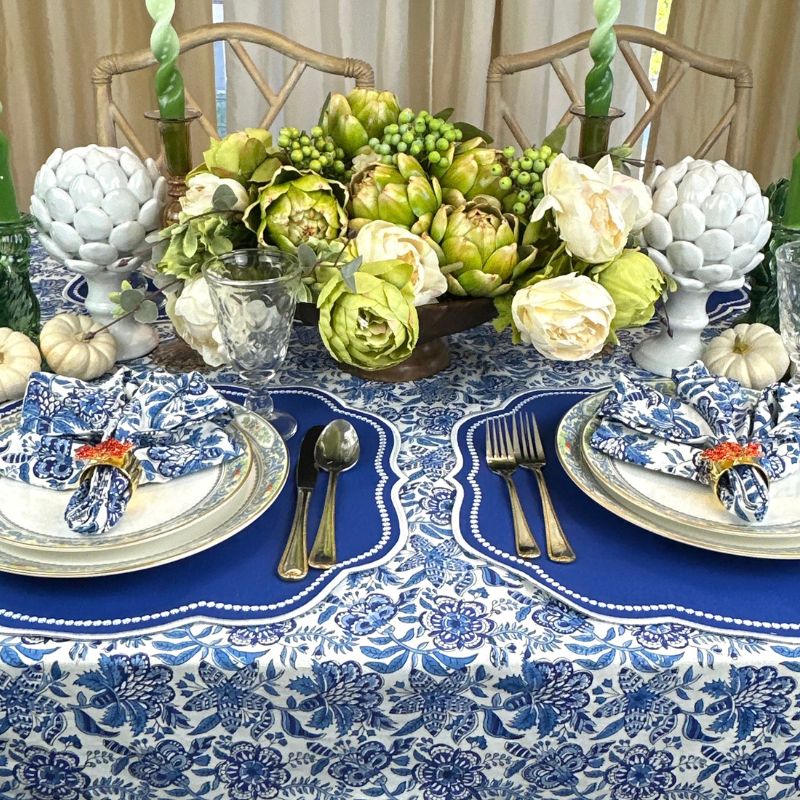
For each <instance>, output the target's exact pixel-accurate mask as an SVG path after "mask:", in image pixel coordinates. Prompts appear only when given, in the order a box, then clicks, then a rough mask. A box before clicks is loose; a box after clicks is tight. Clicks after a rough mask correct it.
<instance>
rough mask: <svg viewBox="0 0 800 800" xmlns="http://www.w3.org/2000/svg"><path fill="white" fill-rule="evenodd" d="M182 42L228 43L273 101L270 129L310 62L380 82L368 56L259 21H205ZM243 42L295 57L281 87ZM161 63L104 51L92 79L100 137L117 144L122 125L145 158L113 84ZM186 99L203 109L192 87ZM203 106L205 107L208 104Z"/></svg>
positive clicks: (365, 82)
mask: <svg viewBox="0 0 800 800" xmlns="http://www.w3.org/2000/svg"><path fill="white" fill-rule="evenodd" d="M179 41H180V51H181V52H182V53H183V52H186V51H187V50H193V49H194V48H195V47H200V46H202V45H206V44H212V43H213V42H217V41H224V42H227V44H228V45H229V46H230V48H231V50H232V51H233V53H234V54H235V55H236V57H237V58H238V59H239V61H240V62H241V64H242V66H243V67H244V69H245V71H246V72H247V74H248V75H249V76H250V77H251V78H252V80H253V82H254V83H255V85H256V86H257V87H258V90H259V91H260V92H261V94H262V95H263V97H264V99H265V100H266V101H267V111H266V114H264V117H263V118H262V120H261V122H260V123H259V125H260V127H262V128H269V126H270V125H271V124H272V123H273V122H274V121H275V118H276V117H277V115H278V113H279V112H280V110H281V109H282V108H283V106H284V104H285V103H286V100H287V99H288V98H289V95H290V94H291V93H292V90H293V89H294V87H295V86H296V85H297V81H298V80H300V76H301V75H302V74H303V72H304V71H305V69H306V67H311V68H312V69H316V70H319V71H320V72H327V73H329V74H332V75H342V76H344V77H346V78H354V79H355V82H356V86H357V87H359V88H363V89H372V88H374V86H375V75H374V72H373V69H372V67H371V66H370V65H369V64H368V63H367V62H366V61H362V60H361V59H358V58H340V57H338V56H330V55H327V54H326V53H320V52H319V51H317V50H313V49H311V48H310V47H305V46H304V45H301V44H298V43H297V42H295V41H293V40H291V39H288V38H287V37H285V36H283V35H281V34H280V33H276V32H275V31H271V30H268V29H267V28H262V27H260V26H258V25H250V24H246V23H239V22H221V23H215V24H213V25H203V26H201V27H199V28H195V29H194V30H191V31H188V32H187V33H184V34H181V36H180V37H179ZM243 42H250V43H252V44H258V45H263V46H265V47H268V48H270V49H271V50H275V51H276V52H278V53H282V54H283V55H285V56H286V57H287V58H289V59H291V60H292V61H294V66H293V67H292V69H291V71H290V72H289V75H288V77H287V78H286V81H285V82H284V84H283V86H281V87H280V88H279V89H278V90H277V91H274V90H273V89H272V87H271V86H270V85H269V83H268V82H267V80H266V78H265V77H264V76H263V75H262V74H261V73H260V72H259V70H258V67H257V66H256V65H255V62H254V61H253V59H252V58H251V56H250V54H249V53H248V52H247V50H245V48H244V45H243ZM156 63H157V62H156V59H155V57H154V56H153V54H152V52H151V51H150V50H149V49H147V48H144V49H142V50H136V51H133V52H130V53H117V54H114V55H107V56H102V57H101V58H100V59H98V61H97V62H96V63H95V66H94V69H93V70H92V83H93V84H94V87H95V110H96V124H97V142H98V143H99V144H101V145H111V146H116V145H117V129H118V128H119V130H120V131H121V132H122V133H123V135H124V136H125V138H126V139H127V140H128V142H129V144H130V145H131V147H132V148H133V149H134V150H135V151H136V153H137V155H139V156H140V157H141V158H145V157H146V156H147V155H148V153H147V149H146V148H145V147H144V145H143V144H142V142H141V140H140V139H139V137H138V136H137V135H136V133H135V132H134V130H133V127H132V126H131V124H130V122H129V120H128V119H127V117H126V116H125V114H124V113H123V112H122V110H121V109H120V107H119V106H118V105H117V104H116V103H115V102H114V98H113V96H112V91H111V86H112V79H113V78H114V76H115V75H122V74H124V73H126V72H134V71H136V70H141V69H146V68H148V67H152V66H153V65H154V64H156ZM186 100H187V104H188V105H190V106H193V107H194V108H199V106H198V103H197V101H196V100H195V99H194V97H193V96H192V94H191V92H190V91H189V90H188V89H187V90H186ZM200 110H201V111H202V109H200ZM200 124H201V125H202V127H203V129H204V130H205V132H206V133H207V134H208V135H209V136H213V137H215V138H219V133H218V132H217V129H216V128H215V127H214V125H213V124H212V123H211V121H210V120H209V119H208V117H206V115H205V114H204V115H203V116H202V117H200Z"/></svg>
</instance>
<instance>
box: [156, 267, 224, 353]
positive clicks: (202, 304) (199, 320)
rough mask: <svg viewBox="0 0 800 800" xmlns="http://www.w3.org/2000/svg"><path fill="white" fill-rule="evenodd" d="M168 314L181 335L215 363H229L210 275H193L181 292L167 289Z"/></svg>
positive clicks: (191, 345)
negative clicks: (213, 303) (215, 309)
mask: <svg viewBox="0 0 800 800" xmlns="http://www.w3.org/2000/svg"><path fill="white" fill-rule="evenodd" d="M165 294H166V298H167V302H166V309H167V315H168V316H169V318H170V319H171V320H172V324H173V325H174V326H175V331H176V332H177V334H178V336H180V337H181V339H183V340H184V341H185V342H186V344H188V345H189V347H191V348H192V349H193V350H196V351H197V352H198V353H200V355H201V356H202V357H203V361H205V362H206V364H208V365H209V366H211V367H219V366H220V365H222V364H224V363H225V360H226V359H225V348H224V347H223V346H222V336H221V334H220V330H219V325H218V324H217V315H216V312H215V311H214V306H213V305H212V303H211V295H210V294H209V291H208V284H207V283H206V279H205V278H204V277H202V275H201V276H200V277H197V278H193V279H192V280H190V281H186V282H184V284H183V289H182V290H181V293H180V295H178V294H177V293H176V292H172V291H166V292H165Z"/></svg>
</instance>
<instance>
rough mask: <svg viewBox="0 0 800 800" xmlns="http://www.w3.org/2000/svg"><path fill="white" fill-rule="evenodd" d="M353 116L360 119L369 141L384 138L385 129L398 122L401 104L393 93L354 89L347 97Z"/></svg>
mask: <svg viewBox="0 0 800 800" xmlns="http://www.w3.org/2000/svg"><path fill="white" fill-rule="evenodd" d="M347 101H348V103H349V105H350V109H351V111H352V113H353V115H354V116H355V117H356V118H357V119H358V121H359V123H360V124H361V125H362V127H363V128H364V130H365V131H366V132H367V137H368V138H369V139H371V138H373V137H376V138H380V137H381V136H383V129H384V128H385V127H386V126H387V125H391V124H392V123H393V122H397V117H398V115H399V114H400V104H399V103H398V102H397V97H396V96H395V95H394V94H393V93H392V92H378V91H376V90H375V89H353V91H352V92H350V94H349V95H348V96H347Z"/></svg>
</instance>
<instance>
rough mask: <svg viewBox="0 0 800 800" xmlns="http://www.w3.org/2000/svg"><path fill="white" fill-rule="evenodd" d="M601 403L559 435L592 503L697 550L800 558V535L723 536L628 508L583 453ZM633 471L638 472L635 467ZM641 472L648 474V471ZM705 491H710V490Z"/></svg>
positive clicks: (581, 411)
mask: <svg viewBox="0 0 800 800" xmlns="http://www.w3.org/2000/svg"><path fill="white" fill-rule="evenodd" d="M590 400H594V401H595V404H592V403H589V402H588V401H590ZM598 402H601V400H599V399H598V397H597V396H596V395H593V396H591V397H589V398H587V399H586V400H582V401H580V402H579V403H577V404H576V405H575V406H573V407H572V408H571V409H570V410H569V411H568V412H567V413H566V414H565V415H564V418H563V419H562V420H561V423H560V425H559V427H558V432H557V434H556V448H557V452H558V458H559V461H560V462H561V465H562V467H563V468H564V471H565V472H566V473H567V475H568V476H569V478H570V479H571V480H572V481H573V483H575V484H576V486H578V488H579V489H581V490H582V491H583V492H584V493H585V494H586V495H587V496H589V497H590V498H591V499H592V500H594V501H595V502H596V503H598V504H599V505H601V506H603V508H605V509H607V510H608V511H611V512H612V513H613V514H616V515H617V516H618V517H621V518H622V519H625V520H627V521H628V522H631V523H633V524H634V525H638V526H639V527H641V528H644V529H645V530H647V531H651V532H652V533H656V534H658V535H660V536H664V537H666V538H668V539H672V540H674V541H678V542H682V543H683V544H688V545H692V546H693V547H701V548H703V549H705V550H713V551H714V552H718V553H729V554H732V555H740V556H748V557H752V558H777V559H800V536H797V535H792V534H788V535H779V536H771V535H770V536H761V535H758V534H755V533H750V534H748V535H746V536H742V535H731V534H725V533H719V532H718V531H715V530H710V529H708V528H707V527H693V526H688V525H685V524H683V523H682V522H680V521H678V520H677V519H676V516H675V512H674V511H672V510H670V513H668V514H665V515H663V516H654V515H653V514H651V513H650V512H649V511H648V509H647V508H645V507H643V506H633V505H628V504H626V503H624V502H623V501H622V500H621V499H620V498H618V497H616V496H615V495H613V494H611V493H610V492H609V491H608V489H607V487H605V486H604V485H603V484H601V483H600V482H599V481H598V479H597V477H596V476H595V474H594V473H593V472H592V470H591V468H590V467H589V465H588V463H587V462H586V459H585V457H584V453H583V437H584V431H585V428H586V425H587V423H588V422H589V421H590V420H591V419H592V416H593V413H594V411H595V410H596V408H597V405H596V403H598ZM632 468H633V469H635V467H633V466H632ZM641 471H642V472H647V470H644V469H641ZM672 480H674V481H676V482H677V481H682V482H685V483H687V484H689V485H690V486H691V484H692V482H691V481H683V479H681V478H674V477H673V478H672ZM696 488H697V489H699V490H701V491H702V490H703V488H704V487H702V486H699V485H698V486H697V487H696ZM705 490H706V491H709V490H708V489H707V488H706V489H705Z"/></svg>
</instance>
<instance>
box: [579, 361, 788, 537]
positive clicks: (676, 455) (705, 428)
mask: <svg viewBox="0 0 800 800" xmlns="http://www.w3.org/2000/svg"><path fill="white" fill-rule="evenodd" d="M673 378H674V380H675V396H674V397H670V396H667V395H664V394H662V393H661V392H659V391H658V390H656V389H655V388H654V387H653V386H651V385H648V384H646V383H641V382H639V381H636V380H633V379H631V378H629V377H628V376H626V375H621V376H620V377H619V378H618V379H617V381H616V382H615V383H614V386H613V388H612V389H611V391H610V392H609V393H608V396H607V397H606V399H605V401H604V402H603V404H602V406H601V407H600V410H599V412H598V415H599V416H600V417H601V419H602V421H601V423H600V425H599V426H598V428H597V430H596V431H595V432H594V434H593V436H592V440H591V445H592V447H594V448H595V449H596V450H599V451H600V452H603V453H605V454H606V455H609V456H611V457H612V458H618V459H621V460H623V461H628V462H630V463H632V464H639V465H641V466H643V467H646V468H647V469H652V470H655V471H658V472H665V473H668V474H670V475H677V476H679V477H682V478H689V479H691V480H695V481H699V482H701V483H706V484H710V483H711V474H710V468H709V464H708V461H707V459H706V458H704V457H703V452H704V451H706V450H709V449H711V448H713V447H715V446H716V445H719V444H722V443H725V442H736V443H738V444H740V445H747V444H748V443H756V444H758V445H760V447H761V452H762V455H761V457H760V458H759V460H758V464H759V466H760V467H761V468H762V469H763V470H764V472H765V473H766V474H767V475H768V476H769V478H770V479H771V480H777V479H779V478H783V477H785V476H787V475H789V474H791V473H792V472H794V471H795V470H796V469H797V468H798V466H800V391H798V389H797V388H795V387H792V386H788V385H786V384H782V383H775V384H773V385H772V386H768V387H767V388H766V389H764V390H763V391H762V392H761V393H760V395H758V397H757V398H754V396H753V393H752V392H751V391H749V390H746V389H744V388H743V387H742V386H741V385H740V384H739V383H738V382H737V381H734V380H731V379H728V378H718V377H715V376H713V375H711V374H710V373H709V372H708V370H707V369H706V367H705V365H704V364H703V363H702V362H700V361H696V362H695V363H694V364H690V365H689V366H688V367H686V368H685V369H682V370H679V371H676V372H675V373H674V375H673ZM717 497H718V498H719V500H720V502H721V503H722V505H723V506H724V507H725V508H726V509H727V510H728V511H730V512H731V513H732V514H735V515H736V516H738V517H740V518H741V519H743V520H745V521H747V522H756V521H761V520H763V519H764V517H765V515H766V513H767V510H768V508H769V485H768V481H767V480H765V478H764V475H763V474H762V473H761V472H760V471H759V470H758V469H756V468H754V467H753V466H751V465H749V464H739V465H736V466H734V467H733V468H732V469H730V470H728V471H727V472H725V473H724V474H723V476H722V477H721V479H720V480H719V483H718V485H717Z"/></svg>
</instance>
